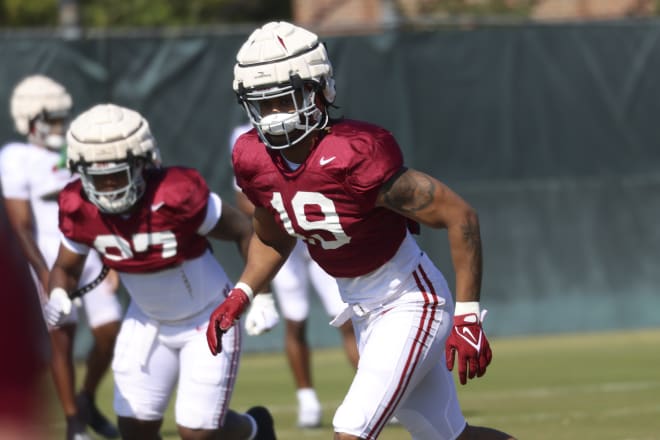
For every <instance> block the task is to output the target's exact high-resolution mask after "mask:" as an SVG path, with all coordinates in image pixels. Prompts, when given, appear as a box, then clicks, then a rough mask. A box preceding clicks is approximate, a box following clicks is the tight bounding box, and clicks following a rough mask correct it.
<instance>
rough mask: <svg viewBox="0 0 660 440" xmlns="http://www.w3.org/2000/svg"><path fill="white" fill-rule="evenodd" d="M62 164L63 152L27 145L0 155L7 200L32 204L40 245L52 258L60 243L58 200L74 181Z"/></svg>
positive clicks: (10, 147)
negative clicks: (66, 187)
mask: <svg viewBox="0 0 660 440" xmlns="http://www.w3.org/2000/svg"><path fill="white" fill-rule="evenodd" d="M61 162H63V160H62V157H61V155H60V153H59V152H56V151H52V150H48V149H46V148H42V147H38V146H36V145H31V144H25V143H10V144H7V145H6V146H5V147H4V148H3V149H2V153H0V176H2V193H3V196H4V197H5V198H7V199H20V200H28V201H29V202H30V207H31V209H32V213H33V216H34V223H35V227H36V230H35V234H36V238H37V244H38V246H39V249H40V250H41V251H42V253H45V254H48V255H51V254H55V255H56V254H57V249H58V247H59V242H60V232H59V229H58V228H57V210H58V209H57V196H58V194H59V192H60V191H61V190H62V188H64V186H65V185H66V184H67V183H69V181H71V180H72V177H71V172H70V171H69V170H68V169H67V168H66V167H64V164H63V163H61ZM48 260H54V259H53V258H49V259H48Z"/></svg>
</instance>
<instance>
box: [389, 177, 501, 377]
mask: <svg viewBox="0 0 660 440" xmlns="http://www.w3.org/2000/svg"><path fill="white" fill-rule="evenodd" d="M377 204H378V205H379V206H384V207H387V208H389V209H392V210H394V211H396V212H398V213H400V214H402V215H405V216H406V217H408V218H411V219H413V220H415V221H418V222H420V223H422V224H425V225H427V226H431V227H433V228H447V232H448V236H449V246H450V250H451V256H452V261H453V265H454V270H455V272H456V308H455V311H454V326H453V327H452V330H451V332H450V334H449V336H448V337H447V341H446V344H445V360H446V362H447V368H448V369H449V370H453V368H454V361H455V359H456V358H457V359H458V361H457V362H458V376H459V379H460V382H461V383H462V384H466V383H467V379H468V378H470V379H472V378H474V377H476V376H483V375H484V374H485V373H486V368H487V367H488V364H490V361H491V359H492V352H491V349H490V345H489V343H488V339H487V338H486V335H485V333H484V332H483V329H482V326H481V325H482V322H483V319H484V317H485V312H486V311H485V310H484V311H483V312H482V311H481V310H480V308H479V297H480V289H481V271H482V255H481V235H480V232H479V219H478V217H477V214H476V212H475V211H474V209H472V207H471V206H470V205H468V204H467V203H466V202H465V201H464V200H463V199H462V198H461V197H459V196H458V195H457V194H456V193H455V192H453V191H452V190H451V189H449V187H447V186H446V185H444V184H443V183H442V182H440V181H438V180H437V179H434V178H433V177H431V176H429V175H427V174H424V173H422V172H419V171H416V170H411V169H405V168H404V169H402V170H401V171H400V172H398V173H397V174H395V175H394V176H393V177H392V178H391V179H390V180H389V181H388V182H387V183H386V184H385V185H384V186H383V188H382V189H381V191H380V193H379V195H378V199H377Z"/></svg>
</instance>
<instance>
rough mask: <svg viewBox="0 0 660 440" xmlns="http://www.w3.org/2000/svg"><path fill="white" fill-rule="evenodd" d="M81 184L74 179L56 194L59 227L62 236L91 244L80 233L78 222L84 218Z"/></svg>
mask: <svg viewBox="0 0 660 440" xmlns="http://www.w3.org/2000/svg"><path fill="white" fill-rule="evenodd" d="M81 193H82V185H81V183H80V180H75V181H73V182H70V183H68V184H67V185H66V186H65V187H64V189H62V191H60V194H59V195H58V199H57V202H58V206H59V227H60V232H61V233H62V235H63V236H64V237H66V238H67V239H69V240H72V241H74V242H78V243H84V244H85V245H87V246H91V243H89V242H88V241H86V240H85V239H84V238H83V237H84V236H85V234H81V232H82V231H81V228H80V226H79V225H80V223H81V220H83V219H84V217H85V214H84V213H83V212H82V210H83V208H84V207H83V199H82V195H81Z"/></svg>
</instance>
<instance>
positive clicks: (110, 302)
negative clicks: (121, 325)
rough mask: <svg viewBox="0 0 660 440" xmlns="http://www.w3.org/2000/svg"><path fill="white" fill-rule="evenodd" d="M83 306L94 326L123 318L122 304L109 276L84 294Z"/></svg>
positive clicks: (90, 323)
mask: <svg viewBox="0 0 660 440" xmlns="http://www.w3.org/2000/svg"><path fill="white" fill-rule="evenodd" d="M83 306H84V307H85V314H86V315H87V322H89V326H90V327H92V328H96V327H100V326H102V325H104V324H107V323H109V322H114V321H119V320H121V316H122V306H121V303H120V302H119V298H118V297H117V294H116V292H115V291H114V290H113V285H112V283H111V282H110V281H109V280H108V279H107V278H106V279H105V280H103V282H101V284H99V285H98V286H96V287H95V288H93V289H92V290H91V291H89V292H88V293H86V294H85V295H84V296H83Z"/></svg>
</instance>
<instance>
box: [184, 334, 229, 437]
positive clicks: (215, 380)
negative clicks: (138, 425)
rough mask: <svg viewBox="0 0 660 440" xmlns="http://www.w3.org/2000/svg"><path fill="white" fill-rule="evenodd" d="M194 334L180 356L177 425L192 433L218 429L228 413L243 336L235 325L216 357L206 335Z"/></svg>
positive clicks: (223, 337) (223, 341)
mask: <svg viewBox="0 0 660 440" xmlns="http://www.w3.org/2000/svg"><path fill="white" fill-rule="evenodd" d="M193 332H194V330H193ZM193 332H191V333H190V334H189V335H188V337H187V338H186V339H187V340H186V343H185V345H184V346H183V347H182V349H181V354H180V365H181V372H180V374H179V385H178V388H177V398H176V405H175V417H176V422H177V424H178V425H180V426H185V427H187V428H192V429H216V428H218V427H219V426H221V424H222V422H223V421H224V419H225V416H226V414H227V411H228V410H229V401H230V399H231V395H232V391H233V389H234V384H235V383H236V377H237V373H238V367H239V360H240V352H241V333H240V330H239V327H238V325H234V327H232V329H231V330H229V331H228V332H227V333H225V334H224V335H222V351H221V352H220V353H219V354H218V355H217V356H213V355H211V352H210V351H209V349H208V344H207V342H206V334H205V332H199V331H197V332H196V333H193Z"/></svg>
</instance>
